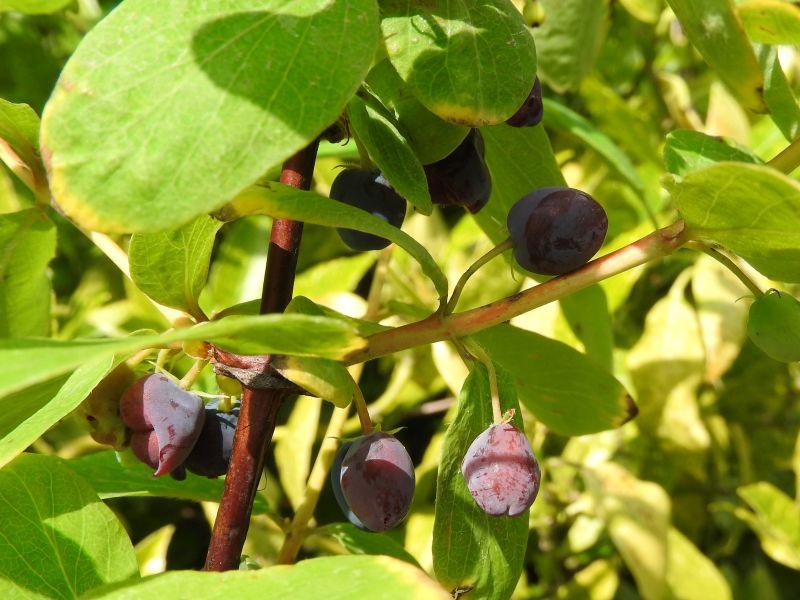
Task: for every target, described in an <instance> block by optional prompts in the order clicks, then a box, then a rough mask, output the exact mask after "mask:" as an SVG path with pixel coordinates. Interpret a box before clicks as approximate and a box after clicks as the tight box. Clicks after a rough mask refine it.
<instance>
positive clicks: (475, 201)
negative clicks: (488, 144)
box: [425, 129, 492, 214]
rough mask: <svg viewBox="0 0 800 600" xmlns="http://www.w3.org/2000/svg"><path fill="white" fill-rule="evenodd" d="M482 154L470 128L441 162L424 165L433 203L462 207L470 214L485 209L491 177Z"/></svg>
mask: <svg viewBox="0 0 800 600" xmlns="http://www.w3.org/2000/svg"><path fill="white" fill-rule="evenodd" d="M483 155H484V143H483V137H482V136H481V134H480V132H479V131H478V130H477V129H472V130H470V132H469V133H468V134H467V137H466V138H464V141H463V142H461V144H460V145H459V146H458V148H456V149H455V150H453V151H452V152H451V153H450V154H448V155H447V156H445V157H444V158H443V159H442V160H440V161H438V162H435V163H433V164H430V165H425V176H426V178H427V180H428V190H429V191H430V194H431V200H432V201H433V203H434V204H440V205H443V206H463V207H464V208H466V209H467V210H469V211H470V212H471V213H473V214H474V213H477V212H478V211H479V210H480V209H482V208H483V207H484V206H486V203H487V202H488V201H489V196H490V195H491V193H492V176H491V175H490V174H489V168H488V167H487V166H486V163H485V162H484V160H483Z"/></svg>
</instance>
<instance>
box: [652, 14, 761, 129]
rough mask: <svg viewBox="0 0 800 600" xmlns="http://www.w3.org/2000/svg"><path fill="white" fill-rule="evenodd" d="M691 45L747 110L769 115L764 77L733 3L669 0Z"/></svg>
mask: <svg viewBox="0 0 800 600" xmlns="http://www.w3.org/2000/svg"><path fill="white" fill-rule="evenodd" d="M667 3H668V4H669V5H670V7H672V10H673V11H674V13H675V16H677V17H678V20H679V21H680V23H681V27H682V28H683V30H684V32H686V35H687V37H688V38H689V41H691V42H692V45H694V47H695V48H697V51H698V52H700V54H701V55H702V57H703V58H704V59H705V61H706V62H707V63H708V64H709V65H710V66H711V68H712V69H714V70H715V71H716V72H717V74H718V75H719V77H720V79H722V81H723V82H725V84H726V85H727V86H728V87H729V88H730V89H731V90H732V91H733V92H734V93H735V94H736V95H737V96H738V97H739V100H740V101H741V102H742V104H743V105H744V107H745V108H748V109H750V110H752V111H753V112H757V113H763V112H766V106H765V105H764V99H763V98H762V90H763V89H764V77H763V75H762V73H761V68H760V67H759V65H758V60H757V59H756V55H755V53H754V52H753V48H752V46H751V45H750V40H748V39H747V35H746V34H745V32H744V28H743V27H742V23H741V21H740V20H739V18H738V17H737V16H736V13H735V11H734V4H733V1H732V0H703V2H695V1H694V0H667Z"/></svg>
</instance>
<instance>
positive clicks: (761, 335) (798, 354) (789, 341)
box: [747, 290, 800, 363]
mask: <svg viewBox="0 0 800 600" xmlns="http://www.w3.org/2000/svg"><path fill="white" fill-rule="evenodd" d="M747 333H748V334H749V335H750V339H751V340H752V341H753V343H754V344H755V345H756V346H758V347H759V348H761V350H763V351H764V353H765V354H766V355H768V356H770V357H772V358H774V359H775V360H779V361H781V362H787V363H789V362H795V361H798V360H800V302H798V300H797V298H795V297H794V296H792V295H790V294H788V293H786V292H783V293H781V292H778V291H777V290H770V291H769V292H767V293H766V294H764V295H763V296H761V297H760V298H757V299H756V301H755V302H754V303H753V305H752V306H751V307H750V315H749V318H748V320H747Z"/></svg>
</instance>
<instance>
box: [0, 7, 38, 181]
mask: <svg viewBox="0 0 800 600" xmlns="http://www.w3.org/2000/svg"><path fill="white" fill-rule="evenodd" d="M2 10H3V0H0V13H1V12H2ZM0 161H3V162H4V163H5V164H6V165H7V166H8V168H9V169H11V171H12V172H14V173H16V174H17V176H19V177H20V178H21V179H22V180H23V181H24V182H25V183H26V184H27V185H29V186H31V187H33V188H36V187H38V186H41V185H43V184H44V182H45V180H46V177H45V173H44V166H43V165H42V159H41V157H40V156H39V115H37V114H36V112H35V111H34V110H33V109H32V108H31V107H30V106H28V105H27V104H14V103H12V102H8V101H7V100H3V99H2V98H0Z"/></svg>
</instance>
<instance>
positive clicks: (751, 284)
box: [686, 241, 764, 298]
mask: <svg viewBox="0 0 800 600" xmlns="http://www.w3.org/2000/svg"><path fill="white" fill-rule="evenodd" d="M686 247H687V248H691V249H693V250H699V251H700V252H703V253H705V254H708V255H709V256H710V257H711V258H713V259H714V260H716V261H717V262H718V263H720V264H721V265H722V266H724V267H725V268H726V269H728V270H729V271H730V272H731V273H733V274H734V275H735V276H736V277H737V278H738V279H739V281H741V282H742V283H743V284H744V285H745V287H747V289H749V290H750V291H751V292H753V295H754V296H755V297H756V298H759V297H761V296H763V295H764V292H762V291H761V288H760V287H758V285H757V284H756V282H755V281H753V280H752V279H750V277H748V276H747V273H745V272H744V271H742V269H741V268H740V267H739V265H737V264H736V263H735V262H734V261H733V260H732V259H731V258H730V257H728V256H726V255H725V254H724V253H723V252H720V251H719V250H717V249H716V248H714V247H712V246H710V245H709V244H706V243H705V242H696V241H693V242H687V243H686Z"/></svg>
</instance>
